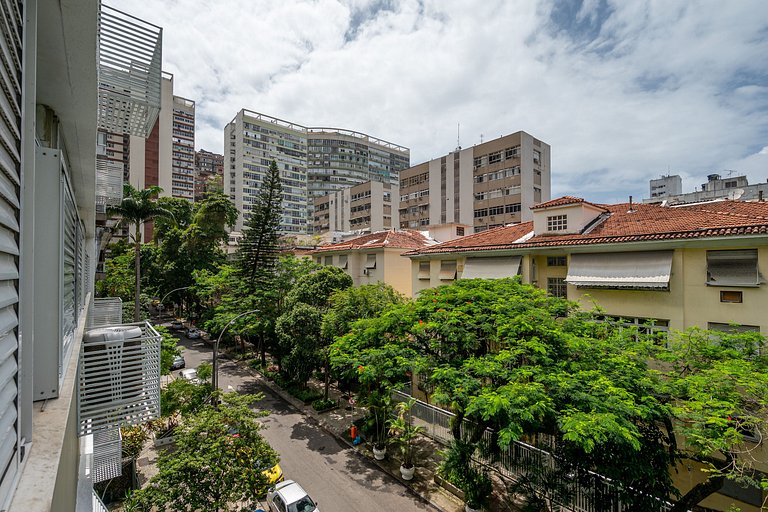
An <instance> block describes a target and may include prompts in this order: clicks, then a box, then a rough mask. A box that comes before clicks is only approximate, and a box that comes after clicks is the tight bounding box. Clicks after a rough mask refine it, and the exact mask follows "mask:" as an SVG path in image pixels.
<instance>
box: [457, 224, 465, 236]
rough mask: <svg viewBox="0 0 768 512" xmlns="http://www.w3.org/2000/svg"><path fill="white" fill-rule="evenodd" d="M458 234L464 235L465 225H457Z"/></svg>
mask: <svg viewBox="0 0 768 512" xmlns="http://www.w3.org/2000/svg"><path fill="white" fill-rule="evenodd" d="M456 236H464V226H457V227H456Z"/></svg>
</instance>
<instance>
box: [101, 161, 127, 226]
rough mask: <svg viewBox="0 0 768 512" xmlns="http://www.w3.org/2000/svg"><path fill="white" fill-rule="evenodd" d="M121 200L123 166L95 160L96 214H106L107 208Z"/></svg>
mask: <svg viewBox="0 0 768 512" xmlns="http://www.w3.org/2000/svg"><path fill="white" fill-rule="evenodd" d="M122 200H123V164H122V163H119V162H114V161H111V160H106V159H103V158H97V159H96V213H106V212H107V208H108V207H109V206H116V205H119V204H120V202H121V201H122Z"/></svg>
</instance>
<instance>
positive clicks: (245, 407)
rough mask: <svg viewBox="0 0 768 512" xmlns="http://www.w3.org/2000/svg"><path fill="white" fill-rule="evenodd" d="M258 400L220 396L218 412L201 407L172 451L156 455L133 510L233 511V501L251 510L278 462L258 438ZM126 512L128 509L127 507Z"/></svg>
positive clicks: (130, 504)
mask: <svg viewBox="0 0 768 512" xmlns="http://www.w3.org/2000/svg"><path fill="white" fill-rule="evenodd" d="M261 398H262V397H261V396H255V395H238V394H236V393H229V394H226V395H223V400H224V402H223V404H222V405H221V406H219V407H218V408H216V407H212V406H204V407H203V408H202V409H201V410H199V411H198V412H197V414H195V415H193V416H189V417H186V418H185V419H184V422H183V423H182V424H181V425H180V426H179V428H178V429H177V431H176V449H175V450H174V451H172V452H166V453H163V454H161V456H160V458H159V460H158V474H157V475H156V476H154V477H152V479H151V480H150V482H149V484H148V485H147V486H146V487H144V488H143V489H141V490H139V491H136V492H134V493H133V494H132V495H131V496H130V498H129V500H128V507H134V508H133V510H151V509H152V507H156V510H161V511H176V510H235V509H236V508H237V507H236V506H235V505H234V504H235V503H236V502H243V503H246V504H249V505H250V506H255V497H256V496H261V495H263V494H264V492H265V490H266V487H267V485H268V482H267V478H266V476H265V475H263V474H262V470H263V469H264V468H267V467H272V466H273V465H274V464H276V463H277V462H279V457H278V454H277V453H276V452H275V451H274V450H273V449H272V448H271V447H270V446H269V444H268V443H267V442H266V441H265V440H264V438H263V437H262V436H261V434H260V432H259V431H260V429H261V428H262V426H261V424H260V423H259V421H258V418H259V417H261V416H263V415H264V414H262V413H259V412H256V411H254V410H253V409H251V407H250V406H251V405H252V404H253V403H255V402H256V401H258V400H260V399H261ZM129 510H130V508H129Z"/></svg>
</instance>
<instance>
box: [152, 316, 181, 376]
mask: <svg viewBox="0 0 768 512" xmlns="http://www.w3.org/2000/svg"><path fill="white" fill-rule="evenodd" d="M155 330H156V331H157V333H158V334H160V336H161V337H162V340H160V374H161V375H168V374H170V373H171V365H173V360H174V358H175V357H176V356H178V355H179V354H181V350H180V349H179V347H178V342H179V340H178V339H177V338H176V336H174V335H172V334H171V332H170V331H169V330H168V328H167V327H165V326H163V325H156V326H155Z"/></svg>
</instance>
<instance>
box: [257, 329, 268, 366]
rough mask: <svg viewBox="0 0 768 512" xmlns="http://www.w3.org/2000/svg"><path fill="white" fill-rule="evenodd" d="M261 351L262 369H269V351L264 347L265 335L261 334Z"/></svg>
mask: <svg viewBox="0 0 768 512" xmlns="http://www.w3.org/2000/svg"><path fill="white" fill-rule="evenodd" d="M259 351H260V352H261V367H262V368H264V369H266V367H267V351H266V348H265V347H264V334H263V333H262V334H259Z"/></svg>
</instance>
